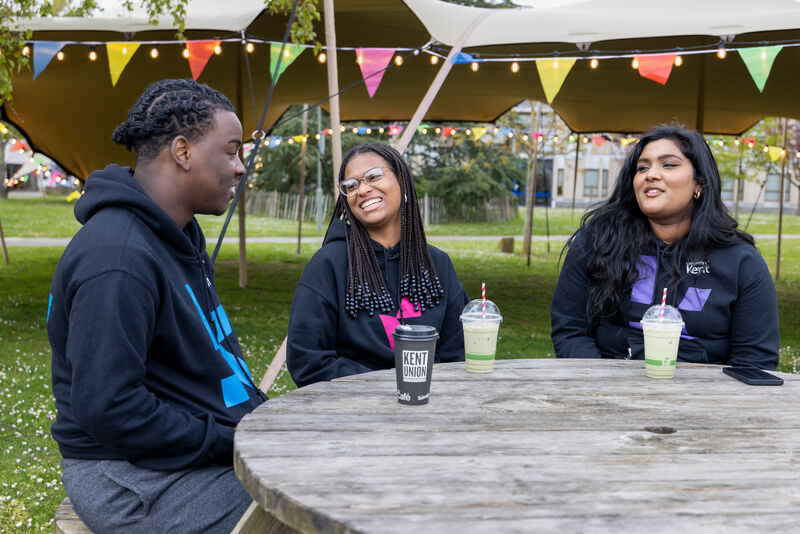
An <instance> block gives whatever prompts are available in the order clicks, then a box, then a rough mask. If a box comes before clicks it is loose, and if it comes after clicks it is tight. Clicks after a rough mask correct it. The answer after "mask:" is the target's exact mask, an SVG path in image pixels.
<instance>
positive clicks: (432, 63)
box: [431, 56, 439, 65]
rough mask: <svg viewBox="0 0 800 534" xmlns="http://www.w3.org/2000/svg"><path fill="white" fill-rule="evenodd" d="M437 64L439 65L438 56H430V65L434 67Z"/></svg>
mask: <svg viewBox="0 0 800 534" xmlns="http://www.w3.org/2000/svg"><path fill="white" fill-rule="evenodd" d="M437 63H439V58H438V56H431V65H436V64H437Z"/></svg>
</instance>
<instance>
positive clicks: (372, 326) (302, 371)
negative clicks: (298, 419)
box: [286, 220, 469, 386]
mask: <svg viewBox="0 0 800 534" xmlns="http://www.w3.org/2000/svg"><path fill="white" fill-rule="evenodd" d="M372 248H373V250H374V251H375V256H376V257H377V258H378V265H379V266H380V269H381V272H382V273H383V279H384V281H385V282H386V288H387V289H388V290H389V293H390V294H391V297H392V301H393V302H394V306H395V308H394V310H393V312H392V314H391V315H382V314H380V313H378V312H376V313H375V314H374V315H372V316H370V314H369V312H367V311H364V310H360V311H359V312H358V317H357V318H356V319H353V318H352V317H350V315H349V314H348V313H347V312H346V311H345V309H344V302H345V288H346V284H347V245H346V242H345V225H344V223H343V222H342V221H339V220H334V221H333V222H332V223H331V226H330V228H329V229H328V233H327V234H326V236H325V242H324V243H323V245H322V248H321V249H320V250H319V251H318V252H317V253H316V254H315V255H314V257H313V258H311V261H309V262H308V265H306V268H305V271H303V276H302V277H301V278H300V281H299V282H298V283H297V286H296V287H295V291H294V300H293V301H292V313H291V316H290V318H289V336H288V338H289V340H288V344H287V353H286V365H287V367H288V368H289V372H290V373H291V375H292V379H293V380H294V381H295V383H296V384H297V385H298V386H306V385H308V384H313V383H314V382H319V381H322V380H331V379H334V378H338V377H340V376H348V375H354V374H359V373H366V372H368V371H374V370H376V369H391V368H392V367H394V352H393V346H394V340H393V339H392V338H391V333H392V332H393V331H394V328H395V326H397V325H398V324H399V321H400V319H401V313H400V311H401V307H400V306H399V304H400V303H399V302H398V295H399V293H400V275H399V263H400V261H399V260H400V244H399V243H398V244H397V245H395V246H394V247H393V248H391V249H386V248H384V247H383V246H382V245H381V244H380V243H377V242H375V241H372ZM428 250H429V251H430V253H431V258H433V262H434V264H435V265H436V270H437V272H438V274H439V280H440V281H441V282H442V287H444V291H445V294H444V297H442V300H441V301H439V304H437V305H436V306H434V307H433V308H432V309H428V310H425V312H424V313H422V314H421V315H420V313H419V312H414V307H413V306H412V305H411V304H410V303H409V301H408V299H407V298H403V306H402V312H403V313H402V315H403V317H402V320H404V321H405V322H406V324H425V325H429V326H433V327H435V328H436V330H437V331H438V332H439V340H438V341H437V342H436V360H435V361H436V362H455V361H463V360H464V335H463V333H462V330H461V321H460V320H459V316H460V315H461V311H462V310H463V309H464V306H465V305H466V304H467V303H468V302H469V298H468V297H467V293H466V292H465V291H464V288H463V287H462V286H461V282H459V281H458V276H457V275H456V271H455V269H454V268H453V263H452V262H451V261H450V258H449V257H448V256H447V254H445V253H444V252H442V251H441V250H439V249H438V248H436V247H433V246H430V245H428Z"/></svg>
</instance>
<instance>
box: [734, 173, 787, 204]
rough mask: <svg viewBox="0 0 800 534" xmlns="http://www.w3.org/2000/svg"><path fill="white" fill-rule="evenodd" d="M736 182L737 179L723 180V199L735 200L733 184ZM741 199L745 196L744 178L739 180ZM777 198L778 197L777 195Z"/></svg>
mask: <svg viewBox="0 0 800 534" xmlns="http://www.w3.org/2000/svg"><path fill="white" fill-rule="evenodd" d="M734 183H735V179H733V178H729V179H727V180H726V179H723V180H722V200H733V186H734ZM738 196H739V200H742V199H743V198H744V180H742V179H740V180H739V194H738ZM775 198H778V197H777V196H776V197H775Z"/></svg>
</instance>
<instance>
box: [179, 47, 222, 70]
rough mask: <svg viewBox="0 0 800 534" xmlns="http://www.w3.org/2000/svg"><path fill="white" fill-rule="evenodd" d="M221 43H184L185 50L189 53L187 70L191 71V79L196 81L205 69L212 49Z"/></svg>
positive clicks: (212, 51)
mask: <svg viewBox="0 0 800 534" xmlns="http://www.w3.org/2000/svg"><path fill="white" fill-rule="evenodd" d="M220 43H221V41H186V50H188V51H189V57H188V60H189V68H190V69H192V78H193V79H195V80H197V78H199V77H200V74H202V72H203V69H204V68H206V63H208V60H209V58H211V54H213V53H214V48H216V47H217V46H219V45H220Z"/></svg>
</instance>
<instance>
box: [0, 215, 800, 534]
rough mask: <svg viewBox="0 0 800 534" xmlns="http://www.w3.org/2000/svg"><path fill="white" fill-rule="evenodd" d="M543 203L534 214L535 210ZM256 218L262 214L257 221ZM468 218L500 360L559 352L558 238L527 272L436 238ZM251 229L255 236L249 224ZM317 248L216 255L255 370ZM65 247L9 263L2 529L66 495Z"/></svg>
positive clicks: (785, 282) (799, 315)
mask: <svg viewBox="0 0 800 534" xmlns="http://www.w3.org/2000/svg"><path fill="white" fill-rule="evenodd" d="M59 200H60V199H59ZM537 210H538V208H537ZM543 211H544V210H539V211H537V217H538V215H539V214H541V213H542V212H543ZM554 211H555V212H556V213H553V212H554ZM550 214H551V215H553V220H558V218H559V217H560V218H561V219H562V220H561V222H558V223H554V224H561V225H562V226H561V227H560V228H561V229H560V230H557V231H553V233H564V234H566V233H569V231H570V230H571V228H573V227H574V226H570V225H567V223H566V222H564V221H569V215H570V214H569V210H551V212H550ZM0 217H2V222H3V227H4V229H5V232H6V235H7V236H24V235H28V236H62V237H67V236H70V235H72V233H74V231H75V230H76V229H77V223H73V222H71V221H70V220H69V218H70V217H71V207H70V206H68V205H66V203H64V202H63V200H61V201H60V202H56V201H55V200H52V199H47V200H45V201H43V200H40V199H26V200H21V199H19V200H17V199H11V200H0ZM254 219H259V218H256V217H253V218H251V219H250V220H251V221H253V220H254ZM261 219H263V220H264V221H263V224H264V226H263V227H261V230H259V231H263V232H267V228H277V229H278V230H275V232H276V233H265V234H262V235H294V233H293V232H294V231H296V230H295V227H294V226H293V225H289V224H286V223H285V222H283V221H274V220H270V219H266V218H261ZM576 219H577V217H576ZM764 219H765V220H764V221H762V222H758V224H759V225H760V227H759V229H753V228H751V230H752V231H754V232H756V233H769V232H770V228H771V227H770V225H774V221H775V219H774V217H773V216H764ZM788 220H791V221H792V222H791V223H790V224H787V225H785V226H788V228H787V229H786V231H787V232H789V233H800V224H798V222H797V218H796V217H795V216H794V215H792V216H788V217H787V221H788ZM537 221H538V219H537ZM754 221H755V219H754ZM218 224H220V225H221V222H220V223H218ZM269 225H273V226H269ZM514 225H516V226H514ZM470 226H471V225H445V226H441V227H438V228H433V229H431V230H432V231H431V232H429V233H430V234H431V236H432V238H431V241H432V242H433V243H434V244H436V245H437V246H439V247H440V248H442V249H444V250H445V251H446V252H448V253H449V254H450V256H451V258H452V259H453V262H454V264H455V267H456V269H457V271H458V273H459V277H460V279H461V281H462V283H463V284H464V286H465V287H466V289H467V291H468V292H469V293H470V295H471V296H472V297H476V296H477V295H478V294H479V291H480V284H481V282H486V287H487V295H488V296H489V298H491V299H492V300H494V301H495V302H496V303H497V304H498V305H499V307H500V310H501V311H502V313H503V315H504V318H505V321H504V323H503V325H502V327H501V331H500V332H501V336H500V341H499V345H498V357H499V358H519V357H530V356H538V357H547V356H552V352H553V350H552V344H551V343H550V337H549V336H550V316H549V303H550V298H551V296H552V293H553V289H554V287H555V283H556V279H557V276H558V272H557V270H556V263H557V261H558V255H559V252H560V246H559V245H558V244H554V246H552V247H551V251H550V252H549V253H548V252H547V251H546V249H545V244H544V243H534V250H533V251H534V254H533V259H532V264H531V268H530V269H528V268H527V267H526V266H525V260H524V258H522V257H520V256H517V255H507V254H500V253H498V252H495V248H496V243H495V242H494V241H477V242H438V241H437V239H436V237H435V236H436V235H458V234H462V235H464V234H470V233H478V231H477V229H476V230H475V231H473V230H472V229H470ZM542 226H543V225H542ZM281 228H283V230H280V229H281ZM311 228H312V229H313V225H311ZM487 228H490V229H491V230H486V231H485V232H483V234H484V235H495V234H506V235H520V234H521V233H522V222H521V220H519V221H516V222H515V221H512V222H511V223H506V224H505V226H504V225H497V226H493V225H487ZM791 228H794V229H791ZM433 230H436V231H433ZM504 230H508V231H504ZM272 231H273V230H269V232H272ZM773 231H774V230H773ZM280 232H285V233H280ZM251 235H258V234H256V233H255V231H251ZM210 241H212V240H211V239H210ZM212 244H213V242H212ZM759 245H760V250H761V252H762V253H763V254H764V256H765V258H766V260H767V263H768V265H770V268H774V265H775V243H774V241H772V242H770V241H766V240H765V241H764V242H762V243H759ZM316 248H317V245H304V246H303V249H302V254H301V255H300V256H299V257H298V256H296V255H295V253H294V249H295V246H294V245H292V244H287V245H250V246H249V247H248V259H249V266H248V270H249V287H248V288H247V289H240V288H239V287H238V285H237V266H236V263H235V257H236V252H237V248H236V247H235V246H234V245H226V246H224V247H223V248H222V252H221V255H220V259H219V261H218V264H217V281H218V285H219V292H220V296H221V298H222V302H223V304H224V305H225V308H226V310H227V311H228V315H229V316H230V319H231V321H232V323H233V325H234V328H235V330H236V332H237V334H238V335H239V338H240V340H241V342H242V346H243V348H244V351H245V354H246V356H247V358H248V362H249V363H250V366H251V369H252V371H253V375H254V376H255V377H256V379H260V377H261V376H262V375H263V373H264V371H265V370H266V368H267V366H268V364H269V362H270V360H271V358H272V356H273V354H274V353H275V351H276V350H277V347H278V345H279V344H280V342H281V341H282V339H283V337H284V335H285V334H286V326H287V323H288V318H289V307H290V304H291V299H292V293H293V289H294V284H295V282H296V280H297V279H298V278H299V277H300V274H301V273H302V269H303V266H304V265H305V263H306V262H307V261H308V259H309V258H310V257H311V255H312V254H313V252H314V251H315V250H316ZM61 252H62V249H61V248H21V247H13V248H11V249H10V255H11V260H12V263H11V265H8V266H7V265H5V264H3V263H0V443H2V449H0V450H1V451H2V453H3V454H2V455H0V532H6V531H8V532H17V531H26V532H27V531H50V530H51V529H52V525H51V519H52V516H53V510H54V509H55V507H56V506H57V505H58V503H59V502H60V501H61V500H62V499H63V497H64V495H65V494H64V490H63V488H62V486H61V482H60V476H61V473H60V467H59V460H60V455H59V453H58V449H57V447H56V444H55V442H54V441H53V440H52V438H50V434H49V429H50V425H51V423H52V421H53V418H54V417H55V408H54V404H53V400H52V396H51V392H50V349H49V345H48V342H47V336H46V332H45V316H46V312H47V295H48V293H49V288H50V279H51V276H52V273H53V269H54V268H55V265H56V263H57V261H58V258H59V257H60V255H61ZM1 261H2V260H1V259H0V262H1ZM782 262H783V263H782V265H781V273H782V279H781V281H780V282H778V283H777V284H776V286H777V289H778V299H779V309H780V316H781V346H782V348H781V366H780V368H779V369H780V370H782V371H790V372H797V371H798V369H797V368H798V362H800V358H799V357H798V355H800V312H799V311H798V310H800V240H787V241H786V242H784V244H783V248H782ZM293 388H294V384H293V383H292V382H291V379H290V378H289V376H288V375H287V374H286V373H283V374H282V375H281V376H280V377H279V380H278V381H277V382H276V385H275V386H274V387H273V390H272V392H271V393H272V394H273V395H279V394H281V393H283V392H285V391H288V390H291V389H293Z"/></svg>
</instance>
